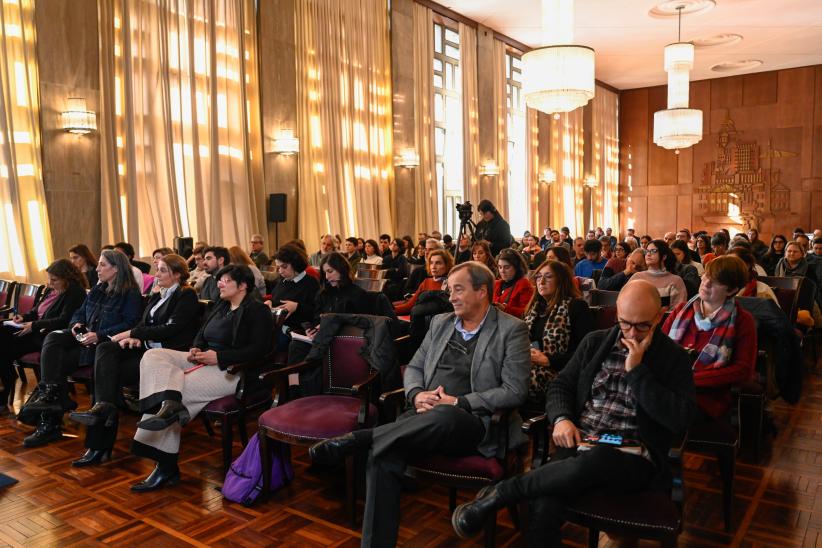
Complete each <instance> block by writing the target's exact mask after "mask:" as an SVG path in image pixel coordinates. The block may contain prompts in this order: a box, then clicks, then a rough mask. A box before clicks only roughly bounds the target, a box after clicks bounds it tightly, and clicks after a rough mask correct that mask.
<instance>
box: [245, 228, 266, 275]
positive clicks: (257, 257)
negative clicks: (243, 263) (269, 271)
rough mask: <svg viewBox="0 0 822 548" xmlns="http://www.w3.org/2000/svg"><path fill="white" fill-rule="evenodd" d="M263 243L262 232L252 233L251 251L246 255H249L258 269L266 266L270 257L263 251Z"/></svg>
mask: <svg viewBox="0 0 822 548" xmlns="http://www.w3.org/2000/svg"><path fill="white" fill-rule="evenodd" d="M264 245H265V244H264V243H263V236H262V234H252V236H251V252H250V253H249V254H248V256H249V257H251V260H252V261H254V264H255V265H257V268H259V269H260V270H263V269H265V268H267V267H268V265H269V264H271V259H269V258H268V255H266V254H265V251H263V247H264Z"/></svg>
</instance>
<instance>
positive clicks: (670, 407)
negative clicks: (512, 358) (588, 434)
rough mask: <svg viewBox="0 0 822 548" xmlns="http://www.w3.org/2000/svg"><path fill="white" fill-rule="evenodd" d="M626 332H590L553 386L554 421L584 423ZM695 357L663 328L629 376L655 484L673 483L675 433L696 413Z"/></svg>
mask: <svg viewBox="0 0 822 548" xmlns="http://www.w3.org/2000/svg"><path fill="white" fill-rule="evenodd" d="M619 335H620V330H619V327H613V328H611V329H602V330H599V331H594V332H592V333H590V334H589V335H588V336H587V337H585V338H584V339H583V340H582V343H581V344H580V345H579V348H577V351H576V352H575V353H574V357H573V358H571V361H570V362H568V364H567V365H566V366H565V368H564V369H563V370H562V371H561V372H560V374H559V376H558V377H557V378H556V379H555V380H554V382H552V383H551V384H550V385H549V386H548V391H547V393H546V406H545V411H546V413H547V414H548V418H549V419H550V421H551V422H552V423H553V422H554V421H555V420H556V419H557V418H558V417H567V418H569V419H570V420H572V421H573V422H574V424H576V425H578V424H579V417H580V415H581V413H582V411H583V409H584V408H585V403H586V402H587V401H588V400H589V399H590V397H591V385H592V384H593V382H594V377H595V376H596V374H597V373H598V372H599V371H600V369H602V363H603V362H604V361H605V358H606V357H607V356H608V354H609V353H610V351H611V348H612V347H613V346H614V344H615V343H616V340H617V337H618V336H619ZM692 361H693V360H691V359H690V358H689V356H688V352H687V351H686V350H685V349H684V348H682V347H681V346H679V345H678V344H676V343H675V342H673V341H672V340H671V339H669V338H668V337H667V335H665V334H664V333H663V332H662V331H661V329H659V328H657V329H656V331H655V333H654V334H653V340H652V341H651V346H650V347H649V348H648V350H647V351H646V352H645V356H644V358H643V361H642V363H641V364H639V365H638V366H636V367H635V368H634V369H632V370H631V371H629V372H628V373H627V374H626V379H627V381H628V385H629V386H630V387H631V390H632V391H633V394H634V397H635V398H636V401H637V427H638V430H639V438H640V440H641V441H642V442H643V443H644V444H645V446H646V447H647V448H648V451H649V452H650V454H651V457H652V458H653V460H654V463H655V464H656V466H657V475H656V477H655V478H654V483H655V485H658V486H660V487H662V486H669V485H670V470H669V468H668V461H667V455H668V450H669V449H670V447H671V443H672V442H673V439H674V436H675V435H677V434H680V433H682V432H685V431H686V430H687V429H688V426H689V425H690V423H691V419H692V418H693V416H694V413H695V411H696V400H695V397H694V379H693V373H692V372H691V364H692Z"/></svg>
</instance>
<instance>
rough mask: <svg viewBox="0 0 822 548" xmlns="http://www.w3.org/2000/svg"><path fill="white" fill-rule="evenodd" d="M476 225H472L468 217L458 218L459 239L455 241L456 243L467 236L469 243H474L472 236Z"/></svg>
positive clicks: (472, 222)
mask: <svg viewBox="0 0 822 548" xmlns="http://www.w3.org/2000/svg"><path fill="white" fill-rule="evenodd" d="M476 230H477V225H476V224H474V221H472V220H471V218H470V217H467V218H464V219H463V218H460V230H459V237H458V239H457V243H459V241H460V239H461V238H462V237H463V235H467V236H468V238H469V239H470V240H471V243H474V241H475V240H474V234H475V233H476Z"/></svg>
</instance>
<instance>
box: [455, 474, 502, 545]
mask: <svg viewBox="0 0 822 548" xmlns="http://www.w3.org/2000/svg"><path fill="white" fill-rule="evenodd" d="M503 506H504V504H503V502H502V500H501V499H500V496H499V493H498V492H497V488H496V486H495V485H489V486H487V487H483V488H482V490H481V491H480V492H479V493H477V498H475V499H474V500H472V501H471V502H466V503H465V504H460V505H459V506H457V508H456V510H454V514H453V515H452V516H451V525H452V526H453V527H454V532H456V533H457V535H459V536H460V538H471V537H473V536H474V535H476V534H477V533H479V532H480V531H482V528H483V527H484V526H485V522H486V520H487V519H488V516H489V515H491V514H492V513H493V512H496V511H497V510H499V509H500V508H502V507H503Z"/></svg>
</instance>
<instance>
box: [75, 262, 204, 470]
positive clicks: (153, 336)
mask: <svg viewBox="0 0 822 548" xmlns="http://www.w3.org/2000/svg"><path fill="white" fill-rule="evenodd" d="M156 268H157V280H158V283H157V287H158V288H159V289H158V291H157V292H155V293H154V294H153V295H152V296H151V298H150V299H149V301H148V304H147V305H146V307H145V310H144V311H143V317H142V319H141V320H140V322H139V323H138V324H137V325H135V326H134V327H132V328H131V329H127V330H125V331H121V332H119V333H116V334H114V335H112V336H111V337H110V338H111V340H110V341H106V342H102V343H100V345H99V346H98V347H97V352H96V354H95V358H94V400H93V401H94V402H95V403H94V405H93V406H92V407H91V408H90V409H88V410H87V411H83V412H74V413H71V415H70V418H71V419H72V420H73V421H75V422H79V423H80V424H85V425H86V426H87V428H86V440H85V446H86V452H85V454H84V455H83V456H82V457H80V458H79V459H77V460H75V461H74V462H72V465H73V466H90V465H95V464H100V463H101V462H103V461H104V460H108V459H109V458H110V457H111V450H112V449H113V448H114V442H115V440H116V439H117V425H118V422H119V420H118V413H117V408H118V407H119V406H122V390H123V387H124V386H129V385H133V384H137V383H139V381H140V360H141V358H142V357H143V355H144V354H145V352H146V350H148V349H150V348H169V349H172V350H188V349H189V348H191V341H192V340H193V339H194V334H195V332H196V331H197V327H198V326H197V320H198V315H199V308H200V305H199V303H198V302H197V294H196V293H195V292H194V290H193V289H192V288H191V287H190V286H189V285H188V265H187V264H186V262H185V259H183V258H182V257H180V256H179V255H175V254H173V253H172V254H167V255H165V256H164V257H163V258H162V259H160V260H159V261H157V266H156Z"/></svg>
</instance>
